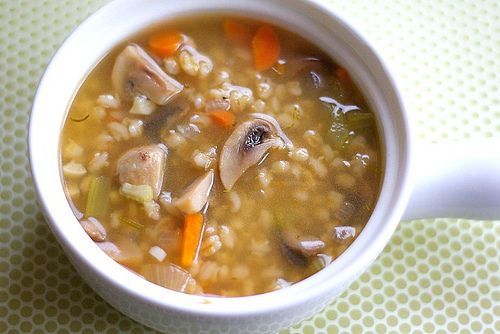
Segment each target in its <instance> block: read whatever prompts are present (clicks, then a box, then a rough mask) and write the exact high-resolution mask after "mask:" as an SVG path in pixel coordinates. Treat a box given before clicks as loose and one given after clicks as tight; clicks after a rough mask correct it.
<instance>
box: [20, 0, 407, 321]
mask: <svg viewBox="0 0 500 334" xmlns="http://www.w3.org/2000/svg"><path fill="white" fill-rule="evenodd" d="M185 1H187V2H196V1H197V0H185ZM131 2H133V1H131V0H115V1H112V2H111V3H109V4H107V5H105V6H103V7H102V8H100V9H99V10H98V11H96V12H95V13H94V14H92V15H91V16H90V17H89V18H87V19H86V20H85V21H84V22H83V23H81V24H80V25H79V26H78V27H77V28H76V29H75V30H74V31H73V32H72V33H71V34H70V35H69V36H68V37H67V39H66V40H65V41H64V42H63V44H62V45H61V46H60V48H59V49H58V51H57V52H56V54H55V55H54V56H53V58H52V59H51V61H50V62H49V65H48V67H47V70H46V71H45V73H44V74H43V76H42V78H41V80H40V83H39V86H38V89H37V92H36V95H35V98H34V100H33V106H32V114H31V116H30V123H29V137H28V144H29V158H30V168H31V173H32V175H33V180H34V185H35V188H36V192H37V195H38V198H39V203H40V206H41V208H42V211H43V212H44V214H45V217H46V218H47V222H48V225H49V227H50V228H51V230H52V231H53V233H54V234H55V235H56V237H57V239H58V241H59V242H60V244H62V245H63V247H64V248H65V250H66V253H67V254H68V252H69V255H70V259H72V262H74V261H73V260H76V261H77V262H78V263H83V264H84V265H85V267H86V268H87V269H90V270H91V272H92V274H93V275H98V277H99V278H100V279H101V280H103V281H104V282H106V283H107V284H111V285H113V286H115V287H117V288H118V289H119V290H121V291H122V292H123V293H125V294H126V295H128V296H132V297H135V298H139V299H141V300H143V301H145V302H149V303H151V304H154V305H156V306H159V307H167V308H169V309H173V310H176V311H181V312H185V313H196V314H199V315H207V316H211V317H228V316H239V315H242V314H243V315H250V314H262V313H266V312H271V311H275V310H277V309H283V308H285V307H292V306H295V305H299V304H302V303H305V302H307V301H308V300H311V299H312V298H317V297H320V296H322V295H324V294H325V293H326V292H328V291H332V290H335V289H339V288H345V287H346V282H347V283H348V282H350V281H351V280H352V278H354V277H357V275H358V274H360V272H363V271H364V270H366V268H367V267H368V266H369V264H370V263H371V262H372V261H373V260H375V258H376V257H377V256H378V255H379V254H380V253H381V251H382V250H383V248H384V247H385V245H386V244H387V242H388V240H389V238H390V237H391V236H392V234H393V232H394V230H395V228H396V227H397V224H398V223H399V219H400V218H401V216H402V214H403V212H404V209H405V207H406V204H407V202H408V198H409V194H410V190H411V186H412V184H411V182H410V181H411V180H410V179H411V177H410V175H411V165H412V164H411V157H412V154H411V152H412V145H411V132H410V126H409V121H408V117H407V114H406V108H405V106H404V102H403V101H404V99H403V96H402V94H401V92H400V91H399V89H398V85H397V83H396V80H395V78H394V76H393V75H392V73H391V71H390V70H389V67H388V66H387V64H386V63H385V61H384V59H383V58H382V57H381V56H380V54H378V53H377V51H376V48H375V46H374V45H373V44H371V43H370V42H369V39H368V38H366V36H364V34H363V33H362V32H361V31H359V30H358V29H357V28H355V27H354V26H352V25H351V24H350V23H348V22H347V21H346V20H345V19H344V18H343V17H342V15H341V14H340V13H338V12H336V11H335V9H334V8H332V6H327V5H326V4H324V3H323V2H321V1H320V0H296V1H294V3H293V5H292V4H291V3H288V2H286V0H275V1H265V0H254V2H255V3H258V4H259V6H261V8H263V6H264V4H270V3H271V2H272V3H273V4H283V3H286V4H288V5H289V6H293V7H294V8H295V9H297V8H306V9H308V10H309V12H308V13H307V14H304V15H316V16H318V15H320V13H322V14H323V18H326V19H328V20H332V21H335V22H336V24H339V25H341V26H342V27H343V28H344V29H345V31H346V32H347V33H348V34H350V35H351V37H353V38H355V39H358V40H359V43H360V45H363V46H364V48H365V50H364V51H365V52H367V54H365V55H364V56H363V57H365V58H366V57H370V58H371V61H372V62H374V63H375V64H376V66H377V67H378V69H377V70H378V75H382V76H383V78H384V80H385V82H386V83H387V85H388V86H387V87H386V90H387V92H388V94H390V95H391V97H390V98H391V99H392V100H393V101H392V103H393V104H394V105H396V106H397V109H398V110H397V111H396V115H397V116H398V117H400V119H399V127H398V128H396V130H398V131H399V132H400V133H398V136H399V138H400V139H401V142H400V143H398V144H399V145H400V146H399V150H398V152H397V153H400V154H403V158H400V159H399V160H400V161H399V164H398V166H397V168H398V170H397V171H398V175H397V176H394V177H393V179H394V180H393V181H394V182H395V185H394V189H393V190H397V192H398V195H397V196H396V197H395V198H393V200H392V202H391V205H392V209H386V214H385V216H386V218H387V221H386V222H385V223H384V224H383V225H382V228H381V229H380V230H379V231H378V232H377V233H375V234H374V235H372V238H370V239H371V240H370V241H371V242H370V243H369V245H368V247H367V248H365V249H364V250H363V251H362V252H361V254H363V255H364V256H362V257H358V258H355V259H354V262H353V263H351V264H349V265H348V266H347V267H346V268H345V269H342V270H340V271H339V272H334V271H333V269H332V268H325V269H323V270H322V271H321V272H319V273H317V274H315V275H313V276H311V277H309V278H307V279H305V280H302V281H300V282H298V283H295V284H293V285H292V286H291V287H288V288H286V289H282V290H278V291H274V292H269V293H265V294H260V295H254V296H246V297H231V298H219V297H210V296H196V295H188V294H184V293H180V292H176V291H171V290H168V289H165V288H162V287H159V286H157V285H155V284H153V283H150V282H147V281H145V280H144V279H142V278H140V277H139V276H137V275H134V274H131V273H129V272H127V271H126V270H124V269H123V268H121V266H120V265H119V264H117V263H116V262H114V261H113V260H112V259H111V258H109V257H108V256H107V255H105V254H104V253H103V252H100V250H99V252H100V253H101V254H98V253H97V252H96V251H92V252H91V255H92V256H91V255H87V256H85V255H84V254H83V251H82V247H80V246H79V247H77V246H76V245H75V244H72V243H71V242H70V241H69V240H68V236H67V234H65V233H66V232H65V230H64V227H63V226H62V225H61V220H60V218H59V217H57V216H56V215H55V214H54V211H55V210H56V209H55V208H56V206H55V205H54V204H56V203H52V200H51V199H50V198H47V196H49V195H50V194H48V192H47V191H46V189H44V188H43V187H44V186H46V185H45V184H43V182H42V181H41V180H42V178H43V174H44V172H46V170H44V168H42V167H39V164H41V163H42V161H43V160H42V159H43V154H41V152H39V151H40V150H42V149H43V145H42V143H41V141H39V137H40V135H41V133H42V131H41V129H39V127H40V125H39V122H38V120H39V118H40V114H41V113H43V112H44V110H43V99H42V96H41V94H43V92H44V91H45V90H46V89H48V88H47V86H49V85H50V81H48V80H50V75H51V71H53V68H54V66H55V65H54V63H56V62H58V61H60V55H61V53H62V51H61V50H63V49H64V48H66V47H67V45H68V41H71V40H72V39H75V36H77V35H78V33H79V32H80V31H82V29H84V28H85V27H87V26H89V25H91V24H93V22H94V21H96V20H99V19H101V18H102V17H104V16H106V15H107V13H109V12H110V11H113V10H115V9H116V8H118V7H120V6H126V5H130V3H131ZM147 2H148V3H151V2H155V0H149V1H147ZM221 2H224V1H223V0H217V1H215V2H214V4H216V3H221ZM241 3H242V6H244V4H248V3H249V1H248V0H245V1H242V2H241ZM311 13H312V14H311ZM318 24H323V23H318ZM81 79H82V80H83V78H81ZM66 112H67V111H65V113H66ZM384 137H386V135H384ZM391 153H395V152H391ZM386 176H387V175H385V176H384V178H385V177H386ZM384 183H385V181H384ZM383 186H384V185H383ZM383 186H382V187H383ZM60 187H61V191H62V183H61V185H60ZM56 188H57V187H56ZM378 205H379V204H377V207H378ZM75 220H76V218H75ZM370 221H371V219H370ZM369 223H370V222H368V224H369ZM368 224H367V226H368ZM81 232H82V233H84V232H83V230H82V231H81ZM363 232H364V231H363ZM363 232H362V233H361V234H360V236H359V237H358V239H359V238H360V237H361V236H362V235H363ZM81 235H83V234H81ZM358 239H357V240H355V241H354V242H353V244H352V245H351V246H350V247H349V248H348V249H347V250H346V251H344V252H343V253H342V254H341V255H340V256H339V257H338V258H337V259H336V260H335V261H334V263H335V262H337V261H339V259H341V258H343V257H345V256H344V255H345V254H346V253H347V252H348V251H349V250H352V249H353V248H355V246H357V244H356V242H357V241H358ZM90 242H91V243H93V242H92V241H90ZM88 244H89V243H86V242H84V243H83V245H84V246H85V245H88ZM358 244H359V243H358ZM95 248H97V246H95ZM93 256H97V257H98V258H99V263H101V264H106V265H109V267H110V269H103V268H100V267H97V265H96V261H94V258H93ZM76 267H77V269H78V270H79V271H80V268H79V267H78V266H76ZM329 267H332V266H329ZM329 269H332V270H329ZM124 282H127V283H128V284H124ZM139 285H140V286H141V288H140V289H138V288H135V286H139ZM133 286H134V288H132V287H133ZM304 289H307V290H306V291H307V293H304V291H305V290H304ZM291 296H293V298H291ZM172 301H173V302H172ZM179 301H181V302H179ZM207 301H208V302H207Z"/></svg>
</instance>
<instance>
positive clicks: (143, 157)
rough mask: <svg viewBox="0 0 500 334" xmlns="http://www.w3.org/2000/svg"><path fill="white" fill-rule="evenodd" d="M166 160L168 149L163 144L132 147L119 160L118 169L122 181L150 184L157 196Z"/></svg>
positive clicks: (154, 194) (134, 183)
mask: <svg viewBox="0 0 500 334" xmlns="http://www.w3.org/2000/svg"><path fill="white" fill-rule="evenodd" d="M166 160H167V149H166V147H165V146H163V145H149V146H141V147H137V148H133V149H130V150H128V151H127V152H125V153H124V154H123V155H122V156H121V158H120V159H119V160H118V162H117V166H116V170H117V173H118V176H119V180H120V183H130V184H133V185H149V186H150V187H151V189H153V196H154V197H155V198H156V197H158V195H159V194H160V190H161V185H162V183H163V174H164V171H165V163H166Z"/></svg>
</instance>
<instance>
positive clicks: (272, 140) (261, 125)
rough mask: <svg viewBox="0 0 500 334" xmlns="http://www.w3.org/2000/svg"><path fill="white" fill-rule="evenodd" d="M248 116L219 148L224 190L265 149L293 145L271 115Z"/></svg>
mask: <svg viewBox="0 0 500 334" xmlns="http://www.w3.org/2000/svg"><path fill="white" fill-rule="evenodd" d="M250 116H252V117H253V119H251V120H249V121H246V122H244V123H242V124H240V125H239V126H238V127H237V128H236V129H235V130H234V131H233V133H232V134H231V136H229V138H228V139H227V141H226V143H225V144H224V147H223V148H222V153H221V158H220V162H219V171H220V177H221V181H222V184H223V185H224V188H226V189H227V190H230V189H231V188H232V187H233V185H234V184H235V183H236V181H237V180H238V179H239V178H240V176H241V175H243V173H244V172H245V171H246V170H247V169H248V168H249V167H251V166H253V165H255V164H257V163H258V162H259V161H261V159H262V158H263V157H264V155H265V154H266V152H267V151H268V150H270V149H272V148H279V149H283V148H285V147H286V148H288V149H290V148H291V147H292V146H293V145H292V142H291V141H290V139H288V137H287V136H286V135H285V133H284V132H283V130H281V127H280V126H279V124H278V122H277V121H276V120H275V119H274V118H273V117H271V116H269V115H265V114H251V115H250Z"/></svg>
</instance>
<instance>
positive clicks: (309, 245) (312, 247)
mask: <svg viewBox="0 0 500 334" xmlns="http://www.w3.org/2000/svg"><path fill="white" fill-rule="evenodd" d="M281 241H282V242H283V243H284V244H285V246H286V247H288V248H289V249H290V250H292V251H294V252H297V253H300V254H302V255H304V256H313V255H317V254H318V253H320V252H321V251H322V250H323V249H324V248H325V243H324V242H323V240H321V239H318V238H316V237H313V236H310V235H303V234H302V233H300V232H298V231H297V230H295V229H285V230H283V231H282V233H281Z"/></svg>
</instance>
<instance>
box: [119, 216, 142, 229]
mask: <svg viewBox="0 0 500 334" xmlns="http://www.w3.org/2000/svg"><path fill="white" fill-rule="evenodd" d="M120 222H121V223H122V224H126V225H128V226H132V227H133V228H136V229H138V230H142V229H143V228H144V225H143V224H141V223H139V222H136V221H135V220H133V219H130V218H125V217H120Z"/></svg>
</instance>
